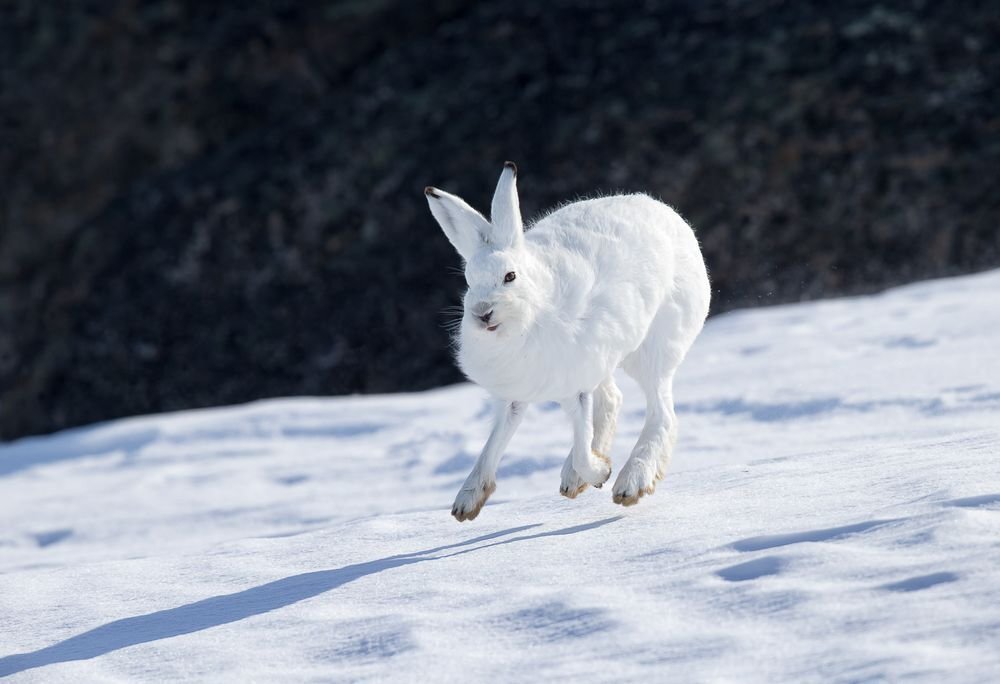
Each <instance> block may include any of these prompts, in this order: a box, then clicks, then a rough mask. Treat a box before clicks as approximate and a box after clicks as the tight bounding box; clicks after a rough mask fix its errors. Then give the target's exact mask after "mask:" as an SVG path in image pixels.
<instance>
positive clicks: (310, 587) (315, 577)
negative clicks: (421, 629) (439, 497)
mask: <svg viewBox="0 0 1000 684" xmlns="http://www.w3.org/2000/svg"><path fill="white" fill-rule="evenodd" d="M620 519H621V516H615V517H611V518H605V519H604V520H598V521H596V522H592V523H586V524H583V525H574V526H572V527H566V528H563V529H560V530H552V531H549V532H538V533H536V534H527V535H522V536H519V537H512V538H509V539H502V540H500V541H494V542H492V543H490V544H483V545H481V546H477V547H475V548H469V549H460V550H458V551H454V552H452V553H446V554H442V555H435V554H441V552H442V551H447V550H449V549H456V548H459V547H463V546H468V545H470V544H476V543H479V542H485V541H490V540H492V539H497V538H499V537H506V536H507V535H511V534H516V533H518V532H524V531H526V530H529V529H532V528H535V527H538V526H540V525H541V523H536V524H533V525H522V526H521V527H512V528H510V529H508V530H502V531H500V532H493V533H491V534H485V535H481V536H479V537H474V538H472V539H467V540H466V541H462V542H457V543H455V544H448V545H445V546H438V547H436V548H433V549H427V550H425V551H417V552H414V553H409V554H400V555H396V556H389V557H387V558H380V559H378V560H373V561H367V562H365V563H356V564H354V565H347V566H344V567H342V568H337V569H335V570H319V571H316V572H306V573H302V574H299V575H292V576H291V577H285V578H283V579H279V580H275V581H274V582H268V583H267V584H262V585H260V586H257V587H251V588H250V589H244V590H243V591H238V592H236V593H233V594H224V595H222V596H213V597H211V598H207V599H204V600H201V601H196V602H195V603H188V604H186V605H183V606H178V607H177V608H168V609H166V610H160V611H156V612H155V613H147V614H146V615H138V616H136V617H130V618H124V619H121V620H115V621H114V622H109V623H108V624H106V625H102V626H100V627H97V628H95V629H92V630H90V631H89V632H84V633H82V634H78V635H76V636H73V637H70V638H69V639H66V640H64V641H60V642H59V643H57V644H53V645H52V646H47V647H45V648H42V649H39V650H37V651H32V652H30V653H20V654H16V655H10V656H7V657H6V658H0V677H4V676H7V675H12V674H16V673H18V672H23V671H25V670H30V669H33V668H36V667H43V666H45V665H52V664H54V663H64V662H68V661H72V660H87V659H89V658H96V657H97V656H101V655H104V654H106V653H110V652H112V651H117V650H119V649H122V648H127V647H129V646H135V645H137V644H144V643H148V642H151V641H158V640H160V639H168V638H170V637H175V636H180V635H182V634H191V633H192V632H200V631H202V630H204V629H209V628H211V627H218V626H219V625H225V624H228V623H230V622H237V621H239V620H243V619H245V618H248V617H252V616H254V615H261V614H263V613H267V612H270V611H272V610H277V609H279V608H284V607H285V606H290V605H292V604H294V603H298V602H299V601H304V600H306V599H309V598H312V597H314V596H318V595H319V594H322V593H325V592H327V591H330V590H332V589H336V588H337V587H340V586H343V585H345V584H347V583H348V582H352V581H354V580H356V579H360V578H362V577H366V576H368V575H374V574H376V573H379V572H382V571H383V570H390V569H392V568H396V567H399V566H402V565H411V564H414V563H422V562H425V561H431V560H440V559H443V558H450V557H453V556H458V555H461V554H465V553H471V552H473V551H479V550H482V549H486V548H489V547H491V546H500V545H502V544H512V543H514V542H521V541H528V540H531V539H540V538H543V537H558V536H565V535H570V534H576V533H577V532H583V531H585V530H591V529H594V528H597V527H602V526H604V525H608V524H610V523H613V522H615V521H617V520H620Z"/></svg>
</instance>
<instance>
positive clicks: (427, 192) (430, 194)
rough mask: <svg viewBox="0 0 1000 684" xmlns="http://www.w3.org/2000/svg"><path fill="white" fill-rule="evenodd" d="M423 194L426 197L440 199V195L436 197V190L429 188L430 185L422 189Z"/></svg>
mask: <svg viewBox="0 0 1000 684" xmlns="http://www.w3.org/2000/svg"><path fill="white" fill-rule="evenodd" d="M424 194H425V195H427V196H428V197H440V195H438V191H437V188H434V187H431V186H430V185H428V186H427V187H426V188H424Z"/></svg>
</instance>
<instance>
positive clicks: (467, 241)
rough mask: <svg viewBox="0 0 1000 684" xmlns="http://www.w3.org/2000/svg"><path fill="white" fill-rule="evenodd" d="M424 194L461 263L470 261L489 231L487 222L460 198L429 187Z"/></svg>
mask: <svg viewBox="0 0 1000 684" xmlns="http://www.w3.org/2000/svg"><path fill="white" fill-rule="evenodd" d="M424 194H425V195H426V196H427V204H428V205H429V206H430V208H431V213H432V214H434V218H435V219H437V222H438V224H439V225H440V226H441V230H443V231H444V234H445V235H446V236H447V237H448V240H450V241H451V244H452V245H453V246H454V247H455V249H456V250H458V253H459V254H460V255H461V256H462V258H463V259H465V260H466V261H468V260H469V259H471V258H472V255H473V254H475V253H476V250H478V249H479V248H480V247H482V245H483V243H484V242H485V241H486V239H487V236H488V235H489V234H490V231H491V230H492V229H491V228H490V223H489V221H487V220H486V219H485V218H484V217H483V215H482V214H480V213H479V212H478V211H476V210H475V209H473V208H472V207H470V206H469V205H468V204H466V203H465V200H463V199H462V198H461V197H457V196H455V195H451V194H449V193H447V192H445V191H444V190H438V189H437V188H432V187H427V188H424Z"/></svg>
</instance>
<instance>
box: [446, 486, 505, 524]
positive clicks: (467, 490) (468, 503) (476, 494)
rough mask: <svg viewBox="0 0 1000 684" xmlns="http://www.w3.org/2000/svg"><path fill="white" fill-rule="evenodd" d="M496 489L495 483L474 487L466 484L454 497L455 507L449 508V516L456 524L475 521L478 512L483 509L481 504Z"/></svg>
mask: <svg viewBox="0 0 1000 684" xmlns="http://www.w3.org/2000/svg"><path fill="white" fill-rule="evenodd" d="M496 489H497V485H496V482H492V481H491V482H480V483H477V484H474V485H468V484H466V485H465V486H463V487H462V489H461V490H459V492H458V496H456V497H455V505H454V506H452V507H451V514H452V515H453V516H455V520H457V521H458V522H464V521H466V520H475V519H476V516H477V515H479V511H481V510H482V509H483V504H485V503H486V500H487V499H488V498H490V494H492V493H493V492H495V491H496Z"/></svg>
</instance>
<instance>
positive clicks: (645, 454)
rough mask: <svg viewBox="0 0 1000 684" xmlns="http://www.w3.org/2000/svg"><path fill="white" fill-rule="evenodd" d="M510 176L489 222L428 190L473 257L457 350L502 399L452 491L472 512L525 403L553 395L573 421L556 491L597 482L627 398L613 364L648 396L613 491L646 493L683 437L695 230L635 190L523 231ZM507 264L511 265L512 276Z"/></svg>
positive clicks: (456, 511)
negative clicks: (679, 414)
mask: <svg viewBox="0 0 1000 684" xmlns="http://www.w3.org/2000/svg"><path fill="white" fill-rule="evenodd" d="M516 176H517V170H516V168H515V167H514V165H513V164H511V163H510V162H508V163H507V164H505V166H504V171H503V173H502V174H501V175H500V181H499V182H498V184H497V189H496V193H495V195H494V197H493V204H492V210H491V219H492V220H491V221H487V220H486V218H484V217H483V216H482V215H481V214H479V213H478V212H476V211H475V210H474V209H472V207H470V206H469V205H468V204H466V203H465V202H464V201H462V200H461V199H460V198H458V197H455V196H454V195H449V194H448V193H446V192H443V191H441V190H437V189H435V188H427V190H426V194H427V200H428V203H429V204H430V209H431V213H432V214H433V215H434V217H435V218H436V219H437V221H438V223H439V224H440V225H441V228H442V229H443V230H444V232H445V235H446V236H447V237H448V239H449V240H450V241H451V242H452V244H453V245H454V246H455V248H456V249H457V250H458V252H459V254H461V256H462V258H463V259H464V260H465V278H466V281H467V282H468V285H469V288H468V290H467V292H466V294H465V306H464V309H465V313H464V316H463V318H462V324H461V329H460V332H459V337H458V343H459V344H458V363H459V365H460V366H461V368H462V371H463V372H464V373H465V374H466V375H467V376H468V377H469V379H470V380H472V381H473V382H475V383H477V384H479V385H481V386H482V387H484V388H486V389H487V390H488V391H489V392H490V393H491V394H492V395H493V396H494V397H496V398H497V399H498V401H499V406H498V413H497V420H496V425H495V427H494V430H493V434H491V436H490V439H489V440H488V442H487V444H486V447H485V448H484V449H483V453H482V455H481V456H480V457H479V460H478V462H477V463H476V465H475V467H474V468H473V470H472V473H470V475H469V478H468V479H467V480H466V482H465V484H464V485H463V486H462V489H461V491H459V494H458V497H457V498H456V501H455V507H454V508H453V510H452V514H453V515H454V516H455V517H456V518H458V519H459V520H466V519H472V518H474V517H475V516H476V515H478V513H479V510H480V509H481V508H482V505H483V504H484V503H485V501H486V498H488V496H489V494H490V493H491V492H492V491H493V488H494V487H495V478H496V468H497V465H498V463H499V461H500V456H501V455H502V451H503V449H504V448H505V446H506V444H507V442H508V441H509V440H510V437H511V436H512V435H513V433H514V431H515V430H516V428H517V425H518V423H520V420H521V416H522V415H523V405H524V404H525V403H527V402H537V401H558V402H559V403H560V404H562V406H563V408H564V409H565V410H566V412H567V414H568V416H569V417H570V420H571V421H572V424H573V447H572V449H571V452H570V455H569V457H568V458H567V460H566V464H565V465H564V467H563V470H562V484H561V487H560V491H561V492H562V493H563V494H564V495H566V496H569V497H571V498H572V497H574V496H576V495H577V494H578V493H579V492H580V491H582V490H583V489H584V488H585V487H586V486H587V485H588V484H589V485H594V486H596V487H600V486H601V485H602V484H603V483H604V482H605V481H606V480H607V479H608V476H609V474H610V469H611V464H610V461H609V459H608V457H609V455H610V454H609V451H610V447H611V442H612V439H613V437H614V431H615V423H616V421H617V415H618V410H619V408H620V407H621V392H619V390H618V388H617V386H616V385H615V382H614V379H613V374H614V371H615V369H616V368H618V367H622V368H624V369H625V372H626V373H628V374H629V375H630V376H632V377H633V378H635V380H636V381H637V382H638V383H639V385H640V386H641V387H642V389H643V391H644V392H645V394H646V406H647V409H646V421H645V425H644V427H643V430H642V434H641V435H640V437H639V440H638V442H637V443H636V445H635V447H634V448H633V450H632V455H631V457H630V458H629V460H628V462H626V464H625V466H624V468H623V469H622V471H621V472H620V473H619V476H618V478H617V480H616V482H615V485H614V488H613V491H612V493H613V496H614V500H615V501H616V502H618V503H623V504H625V505H630V504H634V503H636V502H637V501H638V500H639V498H640V497H641V496H643V495H645V494H651V493H652V492H653V489H654V488H655V486H656V481H657V480H658V479H660V478H662V477H663V475H664V473H665V471H666V468H667V465H668V463H669V460H670V455H671V451H672V450H673V446H674V444H675V442H676V439H677V418H676V416H675V414H674V406H673V377H674V373H675V371H676V370H677V367H678V366H679V365H680V363H681V361H683V359H684V356H685V354H686V353H687V350H688V349H689V348H690V346H691V344H692V343H693V342H694V340H695V338H696V337H697V336H698V333H699V332H700V331H701V329H702V326H703V324H704V322H705V316H706V315H707V314H708V306H709V299H710V297H711V289H710V287H709V282H708V274H707V272H706V270H705V262H704V259H703V258H702V255H701V250H700V249H699V247H698V241H697V239H696V238H695V236H694V233H693V232H692V230H691V228H690V227H689V226H688V225H687V223H685V222H684V220H683V219H682V218H681V217H680V216H679V215H678V214H677V213H676V212H675V211H674V210H673V209H671V208H670V207H668V206H667V205H665V204H663V203H662V202H658V201H656V200H654V199H652V198H650V197H648V196H646V195H641V194H636V195H619V196H613V197H602V198H599V199H591V200H584V201H581V202H574V203H572V204H567V205H565V206H563V207H561V208H560V209H558V210H556V211H554V212H553V213H551V214H549V215H547V216H545V217H544V218H542V219H541V220H539V221H538V222H537V223H535V224H534V225H533V226H532V227H531V228H530V229H529V230H528V231H527V232H525V231H524V230H523V228H522V223H521V213H520V208H519V205H518V199H517V187H516ZM510 272H513V273H514V274H515V278H514V280H513V281H512V282H508V283H505V282H504V279H505V275H506V274H508V273H510ZM487 311H492V313H491V315H490V317H489V319H488V320H487V321H486V322H484V321H483V320H481V318H480V316H482V315H483V314H485V313H486V312H487ZM493 326H497V327H496V329H495V330H492V331H491V330H488V327H493Z"/></svg>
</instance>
